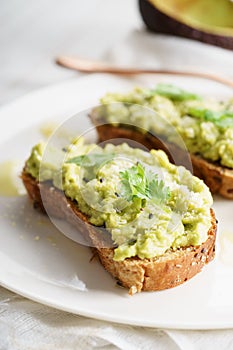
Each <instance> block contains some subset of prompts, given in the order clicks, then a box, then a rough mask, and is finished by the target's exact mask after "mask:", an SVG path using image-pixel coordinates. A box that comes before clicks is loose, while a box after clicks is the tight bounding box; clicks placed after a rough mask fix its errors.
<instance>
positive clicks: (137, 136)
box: [90, 113, 233, 199]
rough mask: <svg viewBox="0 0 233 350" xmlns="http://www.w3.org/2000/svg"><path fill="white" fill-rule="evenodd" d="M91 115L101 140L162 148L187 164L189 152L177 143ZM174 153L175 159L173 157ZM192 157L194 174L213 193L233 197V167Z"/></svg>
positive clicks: (172, 160)
mask: <svg viewBox="0 0 233 350" xmlns="http://www.w3.org/2000/svg"><path fill="white" fill-rule="evenodd" d="M90 117H91V120H92V122H93V124H94V125H96V130H97V133H98V137H99V141H100V142H104V141H109V140H111V139H118V138H124V139H126V140H127V139H128V140H133V141H136V142H138V143H139V144H141V145H144V146H145V147H147V148H148V149H149V150H150V149H152V148H153V149H162V150H163V151H165V152H166V153H167V155H168V157H169V160H170V161H171V162H173V163H175V164H176V165H184V166H186V165H187V153H186V152H184V150H182V149H181V148H179V147H178V146H176V145H175V144H172V143H169V142H167V141H166V140H164V141H163V142H161V139H158V138H156V137H155V136H153V135H152V134H150V133H146V134H145V133H141V132H140V131H138V130H136V129H133V128H131V129H130V128H127V127H124V126H123V125H120V126H118V127H115V126H112V125H111V124H98V122H96V120H95V115H94V113H93V114H92V115H91V116H90ZM110 142H111V141H110ZM174 154H175V160H174V159H173V157H172V155H174ZM190 159H191V163H192V168H193V174H194V175H195V176H197V177H199V178H200V179H202V180H204V182H205V183H206V185H207V186H208V187H209V189H210V191H211V192H212V193H213V194H214V193H218V194H220V195H222V196H223V197H225V198H229V199H233V169H230V168H227V167H223V166H221V165H219V164H218V163H213V162H210V161H207V160H205V159H203V158H202V157H201V156H200V155H194V154H190ZM189 170H191V169H189Z"/></svg>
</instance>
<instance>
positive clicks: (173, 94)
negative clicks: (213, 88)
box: [151, 83, 201, 101]
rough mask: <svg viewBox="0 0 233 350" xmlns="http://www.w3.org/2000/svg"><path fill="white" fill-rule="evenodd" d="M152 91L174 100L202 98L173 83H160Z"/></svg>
mask: <svg viewBox="0 0 233 350" xmlns="http://www.w3.org/2000/svg"><path fill="white" fill-rule="evenodd" d="M151 92H152V93H154V94H158V95H161V96H164V97H168V98H170V99H171V100H173V101H186V100H200V99H201V97H200V96H198V95H196V94H193V93H191V92H188V91H186V90H183V89H181V88H179V87H177V86H174V85H171V84H164V83H160V84H157V86H156V88H155V89H153V90H151Z"/></svg>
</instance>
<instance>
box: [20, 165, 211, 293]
mask: <svg viewBox="0 0 233 350" xmlns="http://www.w3.org/2000/svg"><path fill="white" fill-rule="evenodd" d="M22 180H23V183H24V185H25V188H26V190H27V192H28V195H29V197H30V199H31V201H32V202H33V204H34V207H35V208H39V209H41V210H42V211H43V212H47V214H48V215H51V216H54V217H57V218H59V219H64V220H66V221H68V222H69V223H71V224H72V225H74V226H75V227H77V230H78V231H81V234H82V235H83V236H84V237H85V238H86V239H87V242H89V243H90V245H91V246H94V248H93V249H94V250H95V251H96V253H97V255H98V257H99V260H100V262H101V263H102V265H103V266H104V268H105V269H106V270H107V271H108V272H109V273H110V274H111V275H112V276H113V277H114V278H115V279H116V280H117V281H118V282H119V284H120V285H122V286H123V287H125V288H128V289H129V294H130V295H132V294H134V293H136V292H141V291H158V290H163V289H167V288H172V287H175V286H177V285H179V284H182V283H184V282H185V281H187V280H189V279H190V278H192V277H193V276H195V275H196V274H197V273H198V272H200V271H201V270H202V268H203V266H204V265H205V264H207V263H208V262H210V261H211V260H212V259H213V258H214V255H215V240H216V231H217V225H216V219H215V215H214V212H213V210H212V209H211V217H212V222H211V224H212V225H211V228H210V229H209V231H208V239H207V240H206V242H204V243H203V244H201V245H200V246H196V247H193V246H191V247H188V248H181V249H178V250H175V251H172V250H169V251H167V252H166V253H165V254H163V255H162V256H160V257H157V258H153V259H140V258H138V257H133V258H127V259H125V260H123V261H114V260H113V256H114V249H113V248H112V247H110V245H108V243H109V242H108V240H106V237H108V239H109V236H110V235H109V233H107V235H106V230H104V232H105V235H104V234H102V233H103V229H102V231H101V232H99V229H98V228H97V227H95V226H93V225H90V224H89V223H88V217H87V216H86V215H84V214H82V213H81V212H80V211H79V209H78V207H77V205H76V203H75V202H73V201H71V200H70V199H69V198H67V197H65V195H64V193H63V192H62V191H60V190H58V189H57V188H55V187H53V185H52V184H51V182H43V183H38V182H37V181H36V180H35V179H34V178H33V177H32V176H31V175H29V174H27V173H26V172H25V171H23V173H22ZM42 198H43V201H42ZM45 208H46V209H45ZM100 230H101V228H100Z"/></svg>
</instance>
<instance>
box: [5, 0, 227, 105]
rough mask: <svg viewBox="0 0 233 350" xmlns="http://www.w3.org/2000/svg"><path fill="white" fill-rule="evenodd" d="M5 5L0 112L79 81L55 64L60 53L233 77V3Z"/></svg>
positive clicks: (143, 0) (147, 0) (72, 0)
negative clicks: (32, 94) (59, 85)
mask: <svg viewBox="0 0 233 350" xmlns="http://www.w3.org/2000/svg"><path fill="white" fill-rule="evenodd" d="M0 5H1V6H0V23H1V31H0V91H1V94H0V105H1V104H4V103H7V102H10V101H12V100H14V99H15V98H17V97H19V96H21V95H24V94H25V93H27V92H30V91H34V90H35V89H38V88H40V87H43V86H47V85H49V84H54V83H58V82H62V81H64V80H66V79H69V78H72V77H77V76H79V75H81V74H80V73H77V72H73V71H71V70H68V69H64V68H61V67H59V66H57V65H56V64H55V58H56V57H57V56H58V55H62V54H63V55H71V56H72V55H73V56H79V57H81V58H87V59H88V58H89V59H97V60H100V61H101V60H105V61H108V62H111V63H113V64H118V65H119V64H121V65H129V66H131V67H132V66H133V65H134V66H135V67H142V66H144V67H150V68H157V69H168V68H171V69H179V70H185V69H186V70H194V69H196V70H198V71H200V70H202V71H204V72H206V71H210V72H214V73H218V74H220V75H225V77H228V78H229V77H231V78H233V2H232V1H231V0H221V1H220V0H195V1H194V0H193V1H190V0H169V1H163V0H69V1H65V0H39V1H35V0H0ZM140 11H141V13H140ZM181 19H182V21H181ZM143 21H144V22H145V23H146V25H145V23H144V22H143ZM146 26H147V27H149V29H150V30H151V33H149V32H148V31H146ZM152 32H156V34H155V33H153V34H152ZM174 35H175V36H174ZM181 37H184V38H185V39H184V38H181ZM190 38H192V39H194V40H190ZM203 42H205V43H209V44H211V45H206V44H203Z"/></svg>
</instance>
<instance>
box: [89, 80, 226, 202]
mask: <svg viewBox="0 0 233 350" xmlns="http://www.w3.org/2000/svg"><path fill="white" fill-rule="evenodd" d="M90 117H91V120H92V122H93V124H94V125H95V126H96V129H97V132H98V136H99V141H106V140H111V139H114V138H125V139H129V140H134V141H136V142H138V143H139V144H142V145H145V146H146V147H148V148H149V149H153V148H154V149H162V150H164V151H165V152H166V153H167V154H168V156H169V159H170V161H172V162H174V163H175V164H177V165H184V166H186V160H187V157H186V153H187V151H186V149H187V150H188V152H189V154H190V159H191V162H192V168H193V173H194V175H196V176H198V177H199V178H201V179H203V180H204V181H205V183H206V184H207V186H208V187H209V188H210V190H211V192H212V193H219V194H221V195H222V196H224V197H226V198H230V199H233V100H229V101H225V102H224V101H216V100H214V99H211V98H208V99H207V98H203V97H202V96H199V95H196V94H193V93H190V92H187V91H185V90H183V89H180V88H178V87H176V86H173V85H169V84H158V85H157V86H156V87H155V88H153V89H148V88H135V89H134V90H133V91H131V92H128V93H125V94H119V93H113V94H111V93H108V94H106V95H105V96H104V97H103V98H101V105H100V106H99V107H97V108H95V109H93V111H92V112H91V114H90ZM177 136H178V137H177ZM179 139H182V140H183V144H182V142H180V140H179ZM185 148H186V149H185ZM174 155H175V157H174Z"/></svg>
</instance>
